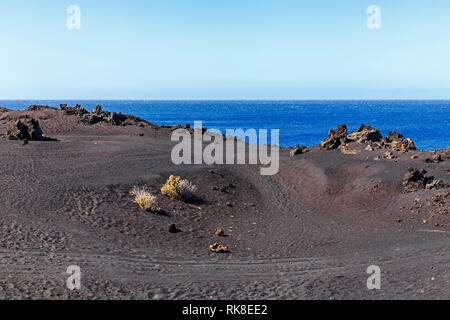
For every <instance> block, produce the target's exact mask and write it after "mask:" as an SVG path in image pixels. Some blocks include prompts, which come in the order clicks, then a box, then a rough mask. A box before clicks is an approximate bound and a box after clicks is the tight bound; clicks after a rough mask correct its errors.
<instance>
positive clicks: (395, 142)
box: [382, 131, 416, 151]
mask: <svg viewBox="0 0 450 320" xmlns="http://www.w3.org/2000/svg"><path fill="white" fill-rule="evenodd" d="M382 142H383V143H384V146H385V147H386V148H388V149H392V150H395V151H408V150H416V146H415V144H414V142H413V141H412V140H411V139H409V138H405V137H404V136H402V135H401V134H400V133H398V132H393V131H391V132H389V135H388V136H387V137H384V138H383V139H382Z"/></svg>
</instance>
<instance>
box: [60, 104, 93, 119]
mask: <svg viewBox="0 0 450 320" xmlns="http://www.w3.org/2000/svg"><path fill="white" fill-rule="evenodd" d="M60 108H61V110H62V111H64V113H65V114H68V115H76V116H77V117H82V116H84V115H85V114H88V113H89V112H88V111H87V110H86V109H85V108H82V107H81V106H80V105H79V104H77V105H75V107H67V104H61V105H60Z"/></svg>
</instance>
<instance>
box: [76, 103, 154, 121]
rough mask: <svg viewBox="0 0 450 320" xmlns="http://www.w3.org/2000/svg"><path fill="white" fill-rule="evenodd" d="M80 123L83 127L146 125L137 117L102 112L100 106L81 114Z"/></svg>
mask: <svg viewBox="0 0 450 320" xmlns="http://www.w3.org/2000/svg"><path fill="white" fill-rule="evenodd" d="M80 117H81V120H80V121H81V123H83V124H85V125H94V124H96V123H100V122H103V123H107V124H111V125H115V126H124V125H145V124H146V123H148V122H147V121H145V120H142V119H140V118H138V117H135V116H132V115H128V114H122V113H120V112H109V111H103V110H102V107H101V106H96V107H95V108H94V110H92V112H90V113H85V112H83V115H81V116H80Z"/></svg>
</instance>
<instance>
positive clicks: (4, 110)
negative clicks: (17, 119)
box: [0, 107, 11, 112]
mask: <svg viewBox="0 0 450 320" xmlns="http://www.w3.org/2000/svg"><path fill="white" fill-rule="evenodd" d="M9 111H11V110H10V109H8V108H3V107H0V112H9Z"/></svg>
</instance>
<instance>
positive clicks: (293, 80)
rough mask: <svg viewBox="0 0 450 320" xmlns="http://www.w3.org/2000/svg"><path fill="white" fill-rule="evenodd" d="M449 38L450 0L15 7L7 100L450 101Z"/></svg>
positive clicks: (8, 11)
mask: <svg viewBox="0 0 450 320" xmlns="http://www.w3.org/2000/svg"><path fill="white" fill-rule="evenodd" d="M72 4H74V5H78V6H79V7H80V8H81V29H80V30H68V29H67V28H66V20H67V18H68V16H69V15H68V14H67V13H66V9H67V7H68V6H69V5H72ZM369 5H378V6H379V7H380V8H381V19H382V20H381V21H382V28H381V30H369V29H367V27H366V20H367V18H368V17H369V15H368V14H367V13H366V8H367V7H368V6H369ZM449 35H450V1H448V0H442V1H441V0H430V1H423V0H408V1H405V0H395V1H393V0H371V1H365V0H341V1H336V0H315V1H301V0H296V1H291V0H284V1H282V0H228V1H223V0H208V1H206V0H191V1H187V0H158V1H152V0H145V1H144V0H142V1H141V0H129V1H124V0H123V1H122V0H121V1H118V0H108V1H105V0H95V1H92V0H72V1H63V0H33V1H31V0H14V1H12V0H8V1H6V0H5V1H1V3H0V41H1V47H0V75H1V77H0V99H433V98H434V99H447V98H450V38H449Z"/></svg>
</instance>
